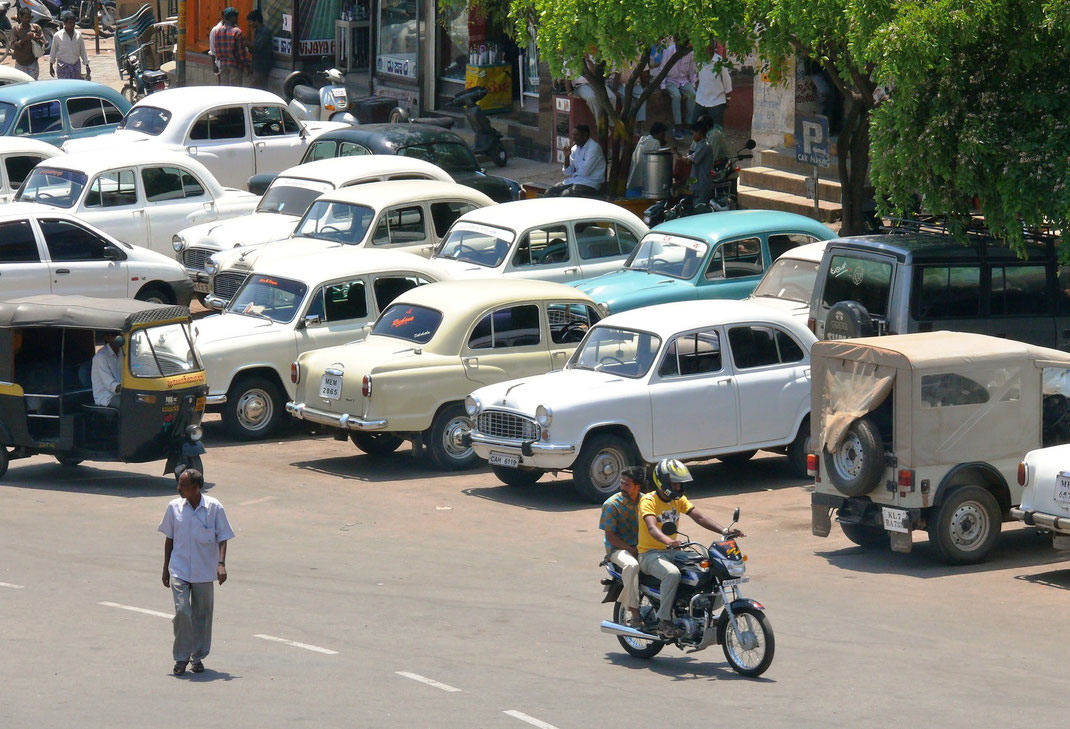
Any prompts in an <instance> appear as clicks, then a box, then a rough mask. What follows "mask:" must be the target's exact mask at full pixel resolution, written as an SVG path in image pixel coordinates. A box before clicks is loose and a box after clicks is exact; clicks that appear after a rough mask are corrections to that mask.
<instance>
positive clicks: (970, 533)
mask: <svg viewBox="0 0 1070 729" xmlns="http://www.w3.org/2000/svg"><path fill="white" fill-rule="evenodd" d="M1001 528H1002V518H1001V514H1000V509H999V504H998V503H997V502H996V497H995V496H993V495H992V492H990V491H988V490H987V489H984V488H981V487H980V486H960V487H958V488H957V489H955V490H954V491H952V492H951V493H950V494H948V496H947V498H946V499H944V502H943V503H942V504H940V506H939V507H938V508H937V511H936V518H935V519H933V520H932V521H931V522H930V523H929V541H930V542H931V543H932V544H934V545H935V546H936V549H937V551H939V552H940V556H941V557H943V558H944V561H946V562H948V563H950V564H973V563H975V562H980V561H982V560H983V559H984V558H985V557H987V556H988V553H989V552H991V551H992V548H993V547H995V546H996V540H998V539H999V533H1000V529H1001Z"/></svg>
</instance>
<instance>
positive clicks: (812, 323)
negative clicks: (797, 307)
mask: <svg viewBox="0 0 1070 729" xmlns="http://www.w3.org/2000/svg"><path fill="white" fill-rule="evenodd" d="M806 328H807V329H809V330H810V331H812V332H813V333H814V334H817V319H815V318H814V317H812V316H808V317H806Z"/></svg>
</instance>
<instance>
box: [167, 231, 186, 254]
mask: <svg viewBox="0 0 1070 729" xmlns="http://www.w3.org/2000/svg"><path fill="white" fill-rule="evenodd" d="M171 247H172V248H174V249H175V253H181V252H182V251H183V250H185V248H186V241H185V240H184V239H183V238H182V236H180V235H179V234H178V233H175V234H174V235H173V236H171Z"/></svg>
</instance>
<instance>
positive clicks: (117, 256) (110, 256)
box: [103, 246, 126, 261]
mask: <svg viewBox="0 0 1070 729" xmlns="http://www.w3.org/2000/svg"><path fill="white" fill-rule="evenodd" d="M103 255H104V260H105V261H125V260H126V254H125V253H123V252H122V251H121V250H119V249H118V248H116V247H115V246H107V247H106V248H104V253H103Z"/></svg>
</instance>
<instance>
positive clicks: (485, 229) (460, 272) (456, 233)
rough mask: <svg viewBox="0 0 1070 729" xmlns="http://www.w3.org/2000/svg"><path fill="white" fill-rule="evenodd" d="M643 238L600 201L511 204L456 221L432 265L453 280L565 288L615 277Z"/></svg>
mask: <svg viewBox="0 0 1070 729" xmlns="http://www.w3.org/2000/svg"><path fill="white" fill-rule="evenodd" d="M648 230H649V229H648V228H647V226H646V224H645V223H644V222H643V221H642V220H640V219H639V218H638V217H636V216H635V215H633V214H632V213H630V212H628V211H627V210H625V209H624V208H622V207H621V206H619V205H614V204H613V203H609V202H605V201H603V200H587V199H579V198H568V197H565V198H541V199H538V200H517V201H516V202H507V203H502V204H501V205H495V206H494V207H491V208H484V209H481V210H476V211H473V212H470V213H468V214H466V215H464V216H462V217H461V218H459V219H458V220H457V222H456V223H454V224H453V227H452V228H450V231H449V233H447V234H446V237H445V238H443V240H442V242H441V243H439V245H438V247H437V248H436V249H435V253H434V255H433V256H432V259H433V260H435V261H438V262H439V263H441V264H442V265H443V266H445V267H446V268H447V270H449V271H450V273H452V274H453V277H454V278H458V279H461V278H493V277H497V276H505V277H506V278H531V279H538V280H541V281H557V282H559V283H568V282H569V281H578V280H580V279H584V278H592V277H594V276H600V275H601V274H603V273H609V272H610V271H615V270H617V269H618V268H620V267H621V266H623V265H624V261H625V260H627V258H628V256H629V254H631V252H632V249H633V248H635V246H636V245H637V244H638V243H639V241H640V240H641V239H642V238H643V236H644V235H646V234H647V232H648Z"/></svg>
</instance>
